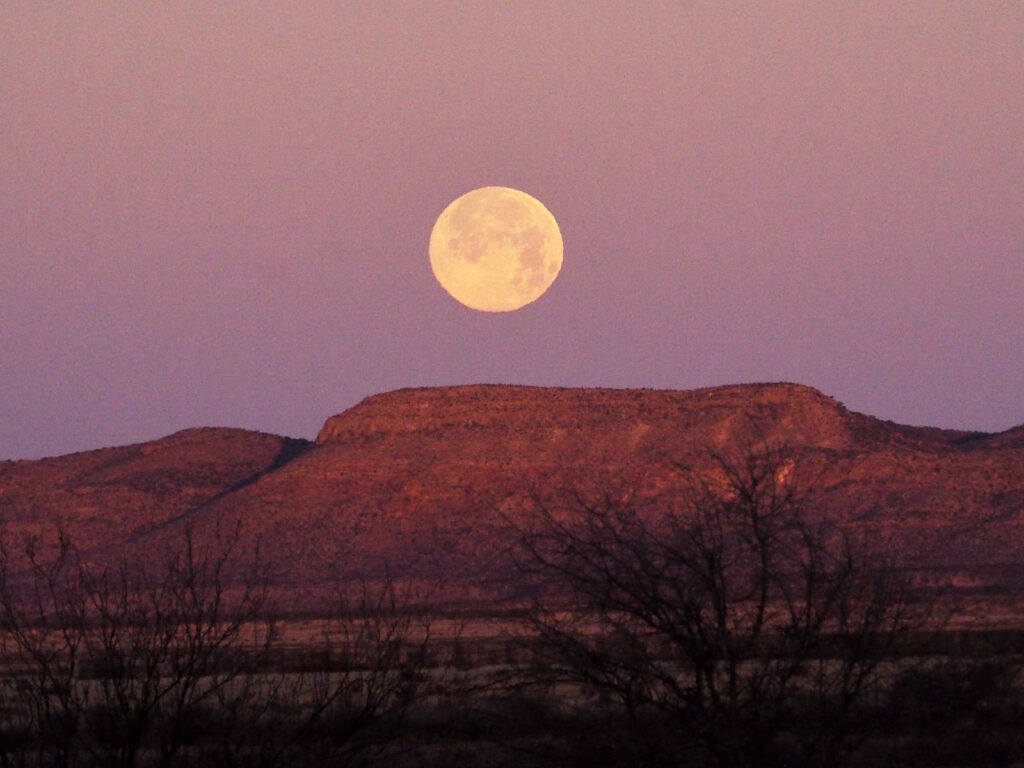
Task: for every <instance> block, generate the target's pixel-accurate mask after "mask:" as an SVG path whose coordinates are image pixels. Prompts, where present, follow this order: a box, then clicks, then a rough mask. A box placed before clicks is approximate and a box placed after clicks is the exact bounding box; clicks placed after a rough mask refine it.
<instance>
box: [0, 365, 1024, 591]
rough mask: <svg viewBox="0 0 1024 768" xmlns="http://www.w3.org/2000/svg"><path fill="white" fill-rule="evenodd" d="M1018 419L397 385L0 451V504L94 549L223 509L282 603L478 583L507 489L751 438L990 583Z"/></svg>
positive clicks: (995, 573)
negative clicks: (130, 436) (315, 421)
mask: <svg viewBox="0 0 1024 768" xmlns="http://www.w3.org/2000/svg"><path fill="white" fill-rule="evenodd" d="M1022 436H1024V428H1017V429H1015V430H1009V431H1007V432H1004V433H1001V434H998V435H981V434H977V433H964V432H956V431H948V430H939V429H932V428H923V427H908V426H902V425H897V424H892V423H890V422H885V421H881V420H878V419H874V418H872V417H869V416H865V415H862V414H858V413H854V412H851V411H849V410H847V409H846V408H844V407H843V406H842V405H841V404H840V403H838V402H837V401H835V400H833V399H832V398H829V397H827V396H825V395H823V394H821V393H820V392H818V391H816V390H814V389H811V388H809V387H804V386H800V385H796V384H751V385H737V386H727V387H715V388H710V389H701V390H693V391H686V392H677V391H654V390H613V389H555V388H538V387H513V386H495V385H481V386H463V387H440V388H428V389H409V390H399V391H396V392H389V393H385V394H381V395H377V396H374V397H370V398H368V399H366V400H365V401H363V402H362V403H360V404H358V405H357V406H355V407H353V408H351V409H349V410H347V411H345V412H344V413H341V414H338V415H337V416H333V417H331V418H330V419H328V420H327V422H326V423H325V424H324V426H323V428H322V430H321V431H320V434H319V436H318V437H317V440H316V442H315V443H314V444H307V443H305V442H304V441H294V440H288V439H286V438H279V437H274V436H270V435H262V434H257V433H248V432H240V431H237V430H192V431H189V432H186V433H179V434H178V435H173V436H171V437H168V438H164V439H163V440H157V441H153V442H152V443H145V444H142V445H139V446H129V447H126V448H114V449H106V450H103V451H94V452H89V453H86V454H76V455H73V456H67V457H60V458H56V459H47V460H43V461H39V462H15V463H11V462H7V463H4V464H0V489H2V493H0V514H2V515H3V517H4V520H5V521H6V522H7V524H8V527H13V528H15V529H16V530H22V531H30V530H38V529H39V527H40V526H42V525H44V524H49V523H51V522H52V521H54V520H61V521H63V524H64V525H65V526H66V527H67V528H68V530H69V531H70V532H71V533H72V534H73V535H74V536H76V538H78V539H79V540H80V541H82V542H83V544H84V546H85V548H87V549H88V551H89V552H90V553H91V554H92V556H94V557H96V558H100V559H108V558H113V557H118V556H120V555H121V554H122V553H123V551H124V548H125V547H126V546H130V547H138V548H142V549H143V551H146V550H147V548H152V547H156V546H164V545H166V544H167V543H168V542H171V541H173V540H174V538H175V537H177V536H180V531H181V528H182V526H183V525H185V524H186V522H187V523H188V524H190V525H192V526H194V527H195V529H196V530H197V531H198V532H200V534H201V535H203V536H209V535H212V533H211V532H213V531H215V530H220V531H223V530H225V528H226V527H231V526H234V525H235V524H236V523H237V524H240V525H241V530H242V538H243V542H242V543H243V546H244V547H245V548H246V549H249V550H250V551H255V549H256V547H257V546H259V547H260V551H262V552H263V553H264V554H265V556H266V557H268V558H269V560H270V561H271V562H272V563H273V565H274V578H275V580H276V581H277V582H278V583H279V584H280V585H281V586H282V587H283V588H286V589H289V590H292V591H293V593H294V595H295V599H296V601H298V602H301V601H302V600H304V599H305V597H307V596H312V595H315V594H316V593H317V592H318V591H320V590H322V589H324V588H326V586H327V585H329V584H331V583H332V582H334V581H336V580H338V579H349V578H353V577H356V576H360V575H363V574H367V573H380V572H382V570H383V569H384V568H385V567H386V568H387V569H388V570H390V571H391V572H392V573H395V574H398V575H401V576H403V577H405V576H408V577H412V578H415V579H417V580H422V581H423V582H424V583H430V584H439V583H440V584H442V585H443V589H444V590H445V591H446V593H449V594H452V595H461V596H462V597H463V598H470V597H473V596H480V597H486V596H488V595H490V594H492V593H493V592H494V590H495V588H496V585H498V584H500V583H501V582H502V581H503V579H504V578H505V576H507V574H506V573H505V572H504V571H503V570H502V569H500V568H497V567H496V566H495V564H496V563H498V562H500V560H499V557H500V553H501V551H502V549H503V548H504V547H505V545H506V544H507V543H508V541H509V532H508V525H507V520H506V516H507V517H511V518H514V517H515V515H516V513H517V505H518V501H517V500H518V499H521V498H522V497H523V494H524V493H527V492H530V491H532V490H536V489H545V488H554V487H562V486H568V485H571V484H572V483H574V482H577V481H578V480H579V479H580V478H583V477H623V476H628V475H629V474H630V473H632V472H640V471H646V472H650V471H653V470H656V469H657V468H659V467H661V468H664V467H670V466H671V467H675V466H689V467H699V466H701V465H703V464H706V463H707V462H708V460H709V451H717V452H720V453H724V454H735V453H737V452H742V451H743V450H745V449H747V448H749V447H750V446H754V445H759V444H763V443H765V442H767V443H769V444H772V445H778V446H785V447H786V449H787V450H788V451H789V454H790V456H791V458H792V460H793V466H794V469H795V472H796V478H797V481H798V483H799V484H800V486H801V487H802V488H803V489H804V490H805V492H806V496H807V499H808V503H809V505H810V507H811V508H812V509H814V510H817V511H818V512H819V513H820V514H822V515H828V516H833V517H835V518H836V519H838V520H840V521H842V522H843V523H844V525H846V526H848V528H849V529H850V530H851V531H855V532H857V533H859V534H861V535H863V536H865V537H866V538H867V539H868V540H872V541H875V542H879V543H885V545H886V546H890V547H893V548H896V549H898V550H900V551H901V552H902V553H904V554H905V555H906V556H908V557H909V558H911V559H912V560H913V561H914V562H916V563H917V564H918V565H920V566H921V567H922V568H924V569H926V570H929V571H931V572H932V573H934V574H935V577H936V578H937V579H946V580H948V579H952V580H954V581H956V582H957V583H961V584H1000V585H1003V586H1006V585H1009V584H1011V583H1014V582H1015V581H1016V580H1017V579H1019V578H1020V574H1019V573H1018V571H1019V567H1018V565H1017V564H1018V562H1019V554H1018V553H1019V552H1020V550H1021V546H1022V545H1024V440H1022ZM126 542H127V543H126Z"/></svg>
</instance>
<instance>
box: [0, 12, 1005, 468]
mask: <svg viewBox="0 0 1024 768" xmlns="http://www.w3.org/2000/svg"><path fill="white" fill-rule="evenodd" d="M296 9H301V10H296ZM1022 82H1024V4H1022V3H1021V2H1019V0H1012V1H1009V2H985V3H980V2H979V3H966V2H935V1H931V0H930V1H929V2H918V3H907V2H902V1H897V0H892V1H885V2H881V1H878V2H851V3H845V2H844V3H839V2H836V3H832V2H828V3H825V2H819V1H818V0H814V1H813V2H802V3H801V2H793V3H738V2H737V3H724V2H723V3H720V2H679V1H678V0H676V1H673V2H670V1H668V0H665V1H664V2H658V1H656V0H651V1H650V2H620V1H618V0H616V2H607V1H604V0H598V1H596V2H595V1H594V0H591V1H590V2H587V3H580V2H576V0H573V1H572V2H568V1H566V2H555V1H548V2H540V1H537V2H533V1H531V0H510V1H508V2H498V0H487V1H486V2H470V1H469V0H462V1H461V2H452V1H451V0H443V1H441V2H434V1H432V2H423V1H422V0H409V1H408V2H403V3H397V2H370V1H369V0H367V1H365V2H360V1H352V2H340V1H339V0H330V1H328V0H303V2H302V3H284V2H271V1H269V0H263V1H259V2H257V1H256V0H244V1H239V2H230V3H229V2H211V1H210V0H176V2H173V3H172V2H161V3H155V2H154V3H126V2H121V1H120V0H118V1H117V2H115V1H114V0H90V2H82V3H71V4H66V3H55V2H40V1H39V0H4V2H3V3H0V458H32V457H38V456H42V455H49V454H57V453H65V452H69V451H73V450H81V449H86V448H97V447H101V446H107V445H115V444H123V443H129V442H137V441H141V440H147V439H151V438H155V437H159V436H162V435H165V434H168V433H170V432H173V431H175V430H178V429H181V428H184V427H189V426H196V425H210V426H214V425H225V426H239V427H246V428H252V429H260V430H265V431H269V432H276V433H281V434H287V435H293V436H305V437H312V436H313V435H315V433H316V431H317V429H318V428H319V427H320V425H321V424H322V422H323V421H324V419H325V418H326V417H328V416H330V415H331V414H333V413H336V412H338V411H341V410H343V409H345V408H347V407H349V406H351V405H353V404H355V403H356V402H357V401H358V400H359V399H361V398H362V397H364V396H366V395H369V394H372V393H375V392H380V391H383V390H387V389H393V388H397V387H405V386H422V385H435V384H454V383H476V382H499V383H503V382H508V383H527V384H543V385H565V386H613V387H658V388H673V389H689V388H693V387H701V386H709V385H717V384H728V383H737V382H745V381H777V380H786V381H796V382H801V383H804V384H809V385H812V386H815V387H818V388H819V389H821V390H823V391H824V392H825V393H827V394H829V395H832V396H834V397H837V398H838V399H840V400H842V401H843V402H845V403H846V405H847V406H849V407H850V408H853V409H855V410H858V411H863V412H866V413H870V414H872V415H876V416H880V417H884V418H889V419H893V420H896V421H900V422H905V423H913V424H930V425H937V426H946V427H959V428H971V429H983V430H991V431H994V430H1001V429H1006V428H1009V427H1011V426H1013V425H1016V424H1019V423H1021V422H1024V87H1022V85H1021V83H1022ZM485 185H503V186H512V187H517V188H520V189H522V190H524V191H526V192H528V193H529V194H531V195H533V196H534V197H536V198H538V199H539V200H541V201H542V202H543V203H544V204H545V205H546V206H547V207H548V208H549V209H550V210H551V212H552V213H553V214H554V215H555V217H556V218H557V219H558V221H559V223H560V225H561V228H562V235H563V238H564V240H565V263H564V266H563V268H562V272H561V275H560V276H559V278H558V280H557V281H556V282H555V284H554V285H553V286H552V288H551V290H550V291H549V292H548V293H547V294H546V295H545V296H544V297H542V298H541V299H540V300H538V301H537V302H536V303H534V304H531V305H529V306H528V307H526V308H525V309H523V310H520V311H518V312H513V313H503V314H486V313H478V312H474V311H472V310H469V309H466V308H464V307H462V306H461V305H459V304H457V303H456V302H455V301H454V300H452V299H451V298H450V297H449V296H448V295H447V294H446V293H445V291H444V290H443V289H442V288H441V287H440V286H439V285H437V284H436V282H435V281H434V278H433V276H432V274H431V270H430V264H429V261H428V257H427V242H428V238H429V235H430V229H431V226H432V225H433V222H434V219H435V218H436V217H437V215H438V214H439V213H440V212H441V210H442V209H443V208H444V207H445V206H446V205H447V204H448V203H449V202H451V200H453V199H454V198H455V197H457V196H459V195H460V194H462V193H464V192H466V191H468V190H470V189H473V188H475V187H480V186H485Z"/></svg>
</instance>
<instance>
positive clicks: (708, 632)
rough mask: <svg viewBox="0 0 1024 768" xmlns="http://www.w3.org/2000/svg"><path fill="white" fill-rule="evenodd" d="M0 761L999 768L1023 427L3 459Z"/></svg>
mask: <svg viewBox="0 0 1024 768" xmlns="http://www.w3.org/2000/svg"><path fill="white" fill-rule="evenodd" d="M0 520H2V523H3V531H2V534H3V535H2V536H0V544H2V550H0V765H4V766H7V765H12V766H43V765H51V766H109V765H118V766H126V767H127V766H140V767H142V766H167V767H168V768H169V767H170V766H179V765H180V766H204V765H209V766H222V765H223V766H234V765H245V766H266V768H271V767H273V766H338V765H366V764H374V763H375V764H382V765H396V766H435V765H438V766H439V765H455V764H458V765H460V766H476V765H480V766H502V765H508V766H513V765H514V766H548V765H552V766H553V765H567V766H583V765H586V766H590V765H595V764H598V765H610V766H617V765H621V766H662V765H664V766H669V765H671V766H675V765H680V766H681V765H707V766H722V767H723V768H725V767H727V766H729V767H731V766H755V765H757V766H838V765H880V766H889V765H901V766H902V765H908V764H909V765H922V766H997V765H998V766H1003V765H1013V764H1020V765H1024V618H1022V617H1024V611H1022V605H1024V601H1022V599H1021V598H1022V595H1024V571H1022V569H1021V560H1020V554H1019V553H1020V551H1021V546H1022V544H1024V428H1021V427H1018V428H1016V429H1012V430H1009V431H1007V432H1004V433H1001V434H997V435H984V434H976V433H963V432H952V431H944V430H937V429H930V428H918V427H906V426H901V425H896V424H891V423H888V422H883V421H879V420H877V419H873V418H871V417H869V416H864V415H861V414H857V413H852V412H850V411H847V410H846V409H845V408H844V407H843V406H842V405H841V404H839V403H837V402H835V401H834V400H831V399H830V398H828V397H826V396H824V395H822V394H820V393H818V392H816V391H814V390H812V389H809V388H806V387H801V386H797V385H791V384H775V385H746V386H735V387H721V388H715V389H709V390H697V391H693V392H652V391H622V390H562V389H539V388H528V387H497V386H486V387H485V386H480V387H455V388H441V389H426V390H404V391H400V392H393V393H388V394H385V395H380V396H377V397H374V398H370V399H368V400H367V401H365V402H364V403H361V404H360V405H359V406H357V407H355V408H353V409H351V410H350V411H347V412H345V413H343V414H341V415H339V416H335V417H332V418H331V419H329V420H328V421H327V423H326V424H325V426H324V428H323V429H322V430H321V433H320V435H319V437H318V438H317V440H316V442H315V443H309V442H307V441H302V440H294V439H289V438H282V437H276V436H272V435H265V434H259V433H252V432H244V431H240V430H226V429H197V430H188V431H185V432H182V433H178V434H176V435H172V436H170V437H167V438H163V439H161V440H155V441H152V442H149V443H143V444H140V445H134V446H126V447H121V448H109V449H101V450H97V451H90V452H85V453H80V454H74V455H71V456H64V457H57V458H53V459H44V460H40V461H26V462H3V463H2V464H0Z"/></svg>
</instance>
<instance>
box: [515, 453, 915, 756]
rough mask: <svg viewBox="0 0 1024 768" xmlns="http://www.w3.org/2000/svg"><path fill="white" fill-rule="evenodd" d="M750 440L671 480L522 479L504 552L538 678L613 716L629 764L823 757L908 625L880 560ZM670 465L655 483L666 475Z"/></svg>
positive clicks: (896, 582)
mask: <svg viewBox="0 0 1024 768" xmlns="http://www.w3.org/2000/svg"><path fill="white" fill-rule="evenodd" d="M791 474H792V462H790V461H785V460H784V459H783V456H782V454H781V452H779V451H775V450H770V449H767V448H765V449H756V450H750V451H748V452H746V453H745V454H744V455H743V456H741V457H740V458H739V459H726V458H724V457H722V456H720V455H716V456H713V457H712V461H711V462H710V463H709V465H708V466H705V467H704V468H703V469H702V470H700V471H698V470H695V469H691V468H680V467H676V468H674V470H673V473H672V476H671V478H666V477H665V476H660V477H657V478H655V477H653V476H651V477H649V478H648V480H649V482H647V483H646V485H645V483H644V482H642V481H641V482H638V483H623V484H620V485H619V486H618V487H616V488H614V489H610V488H609V486H608V485H605V486H604V487H601V488H589V489H584V488H581V487H580V486H576V487H575V488H574V489H571V490H570V491H569V492H564V491H563V492H561V493H547V494H545V495H543V496H542V495H540V494H536V495H534V497H533V499H532V504H531V506H532V515H530V516H529V520H530V521H531V523H530V524H529V525H527V526H521V527H520V535H519V541H518V556H517V564H518V567H519V568H520V570H521V572H523V573H525V574H527V575H529V576H531V577H532V578H534V579H535V580H536V583H537V585H538V587H540V588H544V589H545V590H546V591H545V593H544V595H545V596H544V599H543V600H542V601H541V602H540V603H539V604H538V606H537V607H536V608H535V609H534V610H533V611H532V613H531V614H530V620H529V621H530V627H529V634H530V636H531V637H532V638H533V642H534V647H535V648H536V649H537V653H538V654H539V655H540V658H541V660H542V661H543V662H544V663H543V665H541V668H542V669H544V670H545V671H544V672H543V674H544V675H546V676H547V677H548V679H549V680H551V681H560V682H563V683H572V684H575V685H576V686H577V687H578V690H579V694H580V695H581V696H586V695H587V694H592V698H590V699H588V706H590V707H591V708H592V709H593V707H595V706H597V703H600V702H605V704H606V708H607V711H608V712H609V713H611V714H613V715H614V717H613V718H610V719H609V722H613V721H614V722H617V723H620V724H622V725H623V726H624V727H623V728H622V729H621V730H620V731H617V732H616V735H615V739H616V741H617V744H618V746H617V748H616V750H614V752H612V753H609V754H610V755H614V756H615V757H617V758H619V759H620V761H621V762H622V763H623V764H636V765H658V764H664V765H679V764H692V765H701V764H704V765H717V766H755V765H759V766H764V765H773V764H777V765H837V764H840V763H841V762H842V761H843V760H844V759H846V758H848V757H850V756H851V755H852V754H853V753H854V751H855V746H856V744H855V743H854V742H855V739H854V735H855V732H856V729H855V728H854V727H853V723H854V721H855V719H856V718H857V717H859V716H861V714H862V707H861V705H863V703H864V701H865V695H866V694H867V693H868V692H869V691H870V690H872V686H874V685H875V684H876V683H877V680H878V675H879V672H880V668H881V667H880V665H881V664H882V662H883V660H884V659H886V658H887V656H888V655H889V654H891V653H892V651H893V648H894V644H895V643H896V641H897V639H898V637H899V636H900V635H901V633H903V632H904V631H905V630H906V629H908V628H909V626H910V625H911V623H912V617H911V612H910V610H909V605H908V600H907V594H908V593H907V590H906V588H905V584H904V583H903V581H902V580H901V578H900V577H899V575H898V573H897V571H896V570H895V569H894V568H893V566H892V563H891V562H889V561H887V560H886V559H885V558H879V557H872V556H869V555H868V554H866V553H865V552H862V551H861V550H859V549H858V547H857V546H855V544H854V543H853V542H852V541H851V540H850V539H849V538H848V537H846V536H844V535H843V534H842V532H841V531H839V530H838V529H836V528H834V527H830V526H828V525H827V524H826V523H825V522H824V521H822V520H820V518H812V517H811V516H810V515H809V514H808V513H807V511H806V510H804V509H803V508H802V507H801V505H800V500H799V496H798V494H797V493H796V489H795V485H794V483H793V481H792V477H791ZM669 480H671V482H669Z"/></svg>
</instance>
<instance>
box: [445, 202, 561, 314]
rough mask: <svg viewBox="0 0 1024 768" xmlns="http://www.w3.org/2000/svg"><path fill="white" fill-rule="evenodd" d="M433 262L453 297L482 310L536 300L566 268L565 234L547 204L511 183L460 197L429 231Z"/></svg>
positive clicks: (506, 308) (504, 309)
mask: <svg viewBox="0 0 1024 768" xmlns="http://www.w3.org/2000/svg"><path fill="white" fill-rule="evenodd" d="M430 266H431V268H432V269H433V270H434V277H436V278H437V281H438V282H439V283H440V284H441V285H442V286H443V287H444V289H445V290H446V291H448V293H450V294H451V295H452V297H453V298H455V299H456V300H458V301H460V302H462V303H463V304H465V305H466V306H467V307H470V308H471V309H477V310H480V311H481V312H511V311H512V310H514V309H519V308H520V307H525V306H526V305H527V304H529V303H530V302H532V301H536V300H537V299H538V298H540V296H541V295H542V294H543V293H544V291H546V290H547V289H548V288H549V287H550V286H551V283H553V282H554V281H555V278H556V277H558V272H559V270H560V269H561V268H562V233H561V232H560V231H559V229H558V223H557V222H556V221H555V217H554V216H552V215H551V212H550V211H548V209H547V208H545V207H544V205H543V203H541V202H540V201H539V200H536V199H534V198H532V197H530V196H529V195H528V194H526V193H525V192H520V191H519V190H518V189H509V188H508V187H482V188H480V189H474V190H473V191H472V192H467V193H466V194H464V195H463V196H462V197H460V198H458V199H456V200H455V201H454V202H453V203H452V204H451V205H449V206H448V207H447V208H445V209H444V211H442V212H441V215H440V216H438V217H437V223H435V224H434V229H433V231H432V232H431V233H430Z"/></svg>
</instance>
